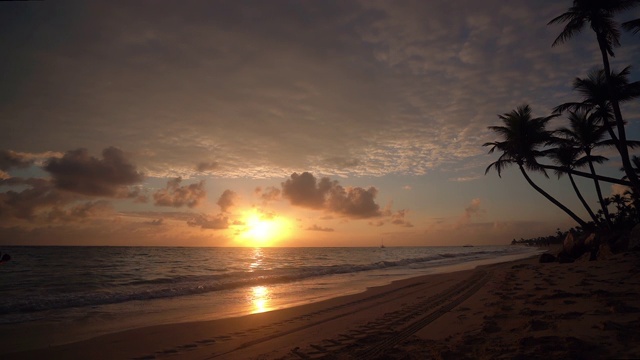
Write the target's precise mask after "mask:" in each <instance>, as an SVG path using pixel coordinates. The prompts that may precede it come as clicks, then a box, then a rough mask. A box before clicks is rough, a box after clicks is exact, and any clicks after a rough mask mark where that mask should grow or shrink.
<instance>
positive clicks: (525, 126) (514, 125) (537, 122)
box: [483, 105, 587, 228]
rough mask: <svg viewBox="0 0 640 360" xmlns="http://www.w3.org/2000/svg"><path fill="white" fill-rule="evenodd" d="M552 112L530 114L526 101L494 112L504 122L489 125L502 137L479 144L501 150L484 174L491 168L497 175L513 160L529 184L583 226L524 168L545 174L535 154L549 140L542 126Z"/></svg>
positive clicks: (541, 152)
mask: <svg viewBox="0 0 640 360" xmlns="http://www.w3.org/2000/svg"><path fill="white" fill-rule="evenodd" d="M556 116H557V115H551V116H547V117H538V118H533V117H532V116H531V108H530V107H529V105H522V106H519V107H518V108H516V109H515V110H512V111H511V112H509V113H505V114H502V115H498V117H499V118H500V119H501V120H502V121H503V123H504V126H489V129H491V130H493V131H494V132H496V133H497V134H498V135H500V136H501V137H502V138H503V140H502V141H495V142H488V143H485V144H484V145H483V146H491V149H490V150H489V154H491V153H493V152H494V151H495V150H499V151H502V154H501V155H500V157H499V158H498V160H497V161H495V162H493V163H491V164H490V165H489V166H488V167H487V169H486V170H485V175H486V174H487V173H488V172H489V170H491V168H495V169H496V171H497V172H498V176H501V173H502V170H503V169H505V168H506V167H508V166H510V165H513V164H516V165H518V168H519V169H520V172H521V173H522V176H524V178H525V179H526V180H527V182H528V183H529V185H531V187H533V188H534V189H535V190H536V191H537V192H539V193H540V194H542V196H544V197H545V198H546V199H547V200H549V201H551V202H552V203H553V204H554V205H556V206H557V207H559V208H560V209H561V210H562V211H564V212H565V213H567V215H569V216H570V217H571V218H572V219H573V220H575V221H576V222H577V223H578V224H580V226H582V227H583V228H584V227H586V226H587V223H586V222H585V221H584V220H582V219H581V218H579V217H578V216H577V215H576V214H574V213H573V212H572V211H571V210H569V208H567V207H566V206H564V205H563V204H562V203H560V202H559V201H558V200H556V199H555V198H553V197H552V196H551V195H549V194H548V193H547V192H545V191H544V190H542V189H541V188H540V187H539V186H538V185H536V184H535V183H534V182H533V181H532V180H531V178H530V177H529V175H528V174H527V172H526V170H525V168H526V169H528V170H531V171H541V172H542V173H544V174H545V176H546V175H547V174H546V172H545V171H544V169H543V168H542V167H541V166H540V164H538V161H537V158H538V157H541V156H544V155H545V151H544V150H543V149H542V148H543V147H544V146H545V145H546V144H548V143H549V142H551V140H552V136H551V133H550V132H549V131H547V130H546V129H545V127H546V125H547V123H548V122H549V121H550V120H551V119H553V118H554V117H556Z"/></svg>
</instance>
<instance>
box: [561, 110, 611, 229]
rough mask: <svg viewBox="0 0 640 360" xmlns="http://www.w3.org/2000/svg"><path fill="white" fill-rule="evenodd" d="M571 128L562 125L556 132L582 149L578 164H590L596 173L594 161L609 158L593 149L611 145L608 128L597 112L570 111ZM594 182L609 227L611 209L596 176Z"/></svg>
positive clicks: (598, 161) (592, 172) (590, 167)
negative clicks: (601, 123)
mask: <svg viewBox="0 0 640 360" xmlns="http://www.w3.org/2000/svg"><path fill="white" fill-rule="evenodd" d="M568 119H569V126H570V127H569V128H567V127H562V128H560V129H558V130H557V131H556V132H557V133H558V134H560V135H561V136H563V138H564V140H565V141H567V142H568V143H570V144H571V145H573V146H575V147H576V148H578V149H580V151H581V152H582V153H584V156H583V157H582V158H580V159H577V160H576V165H577V166H580V165H582V164H588V165H589V170H590V171H591V174H593V175H594V176H595V175H596V170H595V168H594V166H593V163H594V162H595V163H602V162H604V161H606V160H607V158H605V157H602V156H596V155H592V150H593V149H594V148H596V147H599V146H605V145H611V144H612V143H611V142H610V141H606V140H605V139H604V137H605V134H606V132H607V130H606V129H605V127H604V126H600V125H598V119H597V116H596V114H592V113H590V112H589V111H569V116H568ZM593 183H594V185H595V188H596V193H597V195H598V201H599V202H600V207H601V208H602V213H603V215H604V218H605V221H606V223H607V226H608V227H611V219H610V217H609V210H608V209H607V206H606V204H605V202H604V197H603V196H602V189H601V188H600V182H599V181H598V179H596V178H594V179H593Z"/></svg>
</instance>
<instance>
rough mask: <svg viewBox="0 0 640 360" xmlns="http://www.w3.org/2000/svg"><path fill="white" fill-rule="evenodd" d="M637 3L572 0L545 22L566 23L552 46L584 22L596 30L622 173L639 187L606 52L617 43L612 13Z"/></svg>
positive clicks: (633, 0) (639, 0)
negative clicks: (567, 5) (562, 10)
mask: <svg viewBox="0 0 640 360" xmlns="http://www.w3.org/2000/svg"><path fill="white" fill-rule="evenodd" d="M638 5H640V0H573V6H572V7H570V8H569V9H568V11H567V12H565V13H563V14H561V15H560V16H557V17H555V18H554V19H552V20H551V21H549V23H548V25H550V24H555V23H566V25H565V27H564V29H563V31H562V32H561V33H560V35H558V37H557V38H556V39H555V41H554V42H553V44H552V46H556V45H559V44H562V43H563V42H565V41H567V40H569V39H570V38H572V37H573V36H574V35H576V34H577V33H579V32H580V31H582V30H583V29H584V27H585V25H586V24H587V23H588V24H589V25H590V27H591V29H592V30H593V31H594V32H595V33H596V39H597V41H598V46H599V48H600V54H601V56H602V64H603V65H604V71H605V76H606V77H607V81H606V83H607V91H608V94H609V99H610V100H611V106H612V109H613V113H614V117H615V119H616V127H617V130H618V141H619V143H620V146H619V147H618V150H619V152H620V156H621V157H622V164H623V166H624V169H625V173H626V174H627V176H628V177H629V180H630V181H631V183H632V184H633V187H634V188H636V189H637V190H640V183H639V182H638V177H637V176H636V174H635V173H634V172H633V169H632V167H631V162H630V160H629V151H628V149H627V136H626V133H625V129H624V121H623V119H622V112H621V111H620V105H619V104H618V101H617V99H615V97H614V96H613V87H612V86H613V85H612V83H611V81H610V79H609V76H610V74H611V67H610V65H609V56H612V57H613V56H615V54H614V52H613V48H614V47H619V46H620V30H619V27H618V23H617V22H616V21H615V20H614V15H615V14H617V13H619V12H622V11H625V10H629V9H631V8H633V7H635V6H638Z"/></svg>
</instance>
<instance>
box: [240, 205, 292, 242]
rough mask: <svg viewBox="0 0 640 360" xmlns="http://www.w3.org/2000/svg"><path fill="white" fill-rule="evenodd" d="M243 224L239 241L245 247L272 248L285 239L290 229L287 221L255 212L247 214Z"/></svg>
mask: <svg viewBox="0 0 640 360" xmlns="http://www.w3.org/2000/svg"><path fill="white" fill-rule="evenodd" d="M243 223H244V226H243V227H242V230H241V231H240V236H239V240H240V241H242V243H243V245H245V246H256V247H261V246H273V245H274V244H275V243H276V242H278V241H279V240H282V239H283V238H285V237H287V235H288V233H289V228H290V226H289V221H288V220H287V219H285V218H283V217H279V216H275V215H265V214H261V213H259V212H257V211H253V212H250V213H248V214H247V215H246V216H245V218H244V221H243Z"/></svg>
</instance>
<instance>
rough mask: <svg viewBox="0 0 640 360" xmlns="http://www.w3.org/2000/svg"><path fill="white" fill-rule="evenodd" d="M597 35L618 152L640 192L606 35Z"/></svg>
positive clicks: (634, 185) (639, 183)
mask: <svg viewBox="0 0 640 360" xmlns="http://www.w3.org/2000/svg"><path fill="white" fill-rule="evenodd" d="M596 37H597V38H598V45H599V46H600V54H601V55H602V64H603V65H604V74H605V78H606V79H607V92H608V93H609V101H610V102H611V107H613V114H614V115H615V118H616V127H617V130H618V144H619V146H617V148H618V152H619V153H620V157H621V158H622V167H623V168H624V172H625V173H626V174H627V178H628V179H629V181H630V182H631V184H632V187H633V188H634V190H635V191H636V192H640V182H639V181H638V176H637V175H636V173H635V171H633V166H631V161H630V160H629V149H628V148H627V135H626V132H625V129H624V120H623V119H622V111H620V104H619V103H618V99H616V98H615V96H613V94H614V93H613V88H612V85H611V66H610V65H609V55H608V54H607V45H606V44H607V42H606V38H605V37H604V35H602V34H600V33H596Z"/></svg>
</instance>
